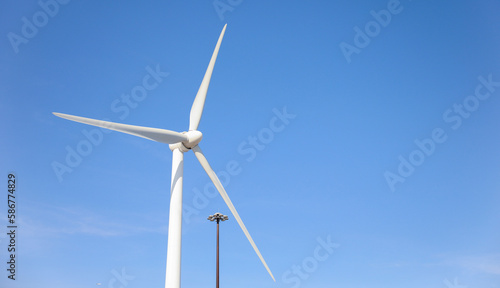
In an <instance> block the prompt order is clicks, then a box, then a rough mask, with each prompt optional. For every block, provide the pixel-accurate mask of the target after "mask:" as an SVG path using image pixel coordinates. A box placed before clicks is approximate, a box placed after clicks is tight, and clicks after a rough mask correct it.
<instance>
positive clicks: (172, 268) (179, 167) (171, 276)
mask: <svg viewBox="0 0 500 288" xmlns="http://www.w3.org/2000/svg"><path fill="white" fill-rule="evenodd" d="M226 26H227V24H226V25H224V28H223V29H222V32H221V34H220V36H219V40H218V41H217V45H216V46H215V50H214V52H213V54H212V58H211V59H210V63H209V64H208V68H207V71H206V72H205V76H204V77H203V81H202V82H201V85H200V88H199V89H198V93H197V94H196V97H195V99H194V103H193V106H192V107H191V112H190V115H189V131H187V132H175V131H170V130H165V129H158V128H150V127H141V126H134V125H127V124H120V123H113V122H108V121H101V120H96V119H90V118H84V117H79V116H73V115H68V114H62V113H54V115H56V116H58V117H61V118H64V119H68V120H71V121H75V122H80V123H84V124H88V125H93V126H97V127H102V128H106V129H110V130H115V131H119V132H123V133H127V134H131V135H135V136H139V137H142V138H146V139H149V140H153V141H157V142H161V143H166V144H169V147H170V150H172V153H173V157H172V182H171V189H170V212H169V222H168V244H167V269H166V277H165V278H166V280H165V287H166V288H179V287H180V278H181V277H180V276H181V230H182V178H183V177H182V175H183V168H184V153H185V152H188V151H189V150H192V151H193V152H194V154H195V156H196V158H198V161H199V162H200V164H201V166H202V167H203V169H205V171H206V172H207V174H208V177H210V179H211V180H212V182H213V183H214V185H215V187H216V188H217V190H218V191H219V193H220V195H221V196H222V199H224V202H226V204H227V206H228V207H229V210H231V213H233V216H234V218H235V219H236V221H237V222H238V224H239V225H240V227H241V229H242V230H243V233H245V236H246V237H247V239H248V241H249V242H250V244H251V245H252V247H253V249H254V250H255V253H257V255H258V256H259V258H260V261H261V262H262V264H264V267H265V268H266V270H267V272H269V275H271V277H272V278H273V280H274V281H276V280H275V279H274V276H273V274H272V273H271V270H270V269H269V267H268V266H267V264H266V261H265V260H264V258H263V257H262V254H260V251H259V249H258V248H257V245H255V242H254V241H253V239H252V236H250V233H248V230H247V228H246V227H245V224H243V221H242V220H241V218H240V215H239V214H238V211H236V208H234V205H233V203H232V202H231V199H229V196H228V195H227V193H226V190H225V189H224V187H223V186H222V184H221V182H220V180H219V178H218V177H217V175H216V174H215V172H214V170H213V169H212V167H210V164H209V163H208V161H207V159H206V158H205V155H204V154H203V152H202V151H201V148H200V146H199V143H200V141H201V139H202V134H201V132H200V131H198V125H199V124H200V120H201V115H202V113H203V106H204V105H205V99H206V97H207V90H208V86H209V84H210V78H211V77H212V71H213V69H214V65H215V60H216V59H217V54H218V53H219V48H220V45H221V42H222V38H223V37H224V32H225V31H226Z"/></svg>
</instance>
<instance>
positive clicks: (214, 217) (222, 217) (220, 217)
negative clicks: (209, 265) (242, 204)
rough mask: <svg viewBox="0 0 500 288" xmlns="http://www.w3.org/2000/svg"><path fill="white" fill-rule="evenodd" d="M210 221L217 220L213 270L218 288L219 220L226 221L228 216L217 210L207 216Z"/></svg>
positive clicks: (217, 287)
mask: <svg viewBox="0 0 500 288" xmlns="http://www.w3.org/2000/svg"><path fill="white" fill-rule="evenodd" d="M207 219H208V220H210V221H212V222H213V221H217V260H216V271H215V273H216V274H215V287H216V288H219V222H220V221H226V220H228V219H229V218H228V217H227V216H226V215H222V214H221V213H219V212H217V213H215V214H214V215H210V216H208V218H207Z"/></svg>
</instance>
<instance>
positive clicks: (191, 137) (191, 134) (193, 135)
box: [168, 130, 203, 152]
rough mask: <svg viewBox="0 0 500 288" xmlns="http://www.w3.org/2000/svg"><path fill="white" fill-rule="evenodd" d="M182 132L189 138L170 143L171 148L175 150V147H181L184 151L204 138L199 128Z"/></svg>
mask: <svg viewBox="0 0 500 288" xmlns="http://www.w3.org/2000/svg"><path fill="white" fill-rule="evenodd" d="M181 134H183V135H186V136H187V138H188V140H186V141H182V142H178V143H174V144H170V145H168V147H169V148H170V150H172V151H174V150H175V149H179V150H181V151H182V152H187V151H189V150H190V149H191V148H193V147H194V146H196V145H198V143H200V142H201V139H202V138H203V134H202V133H201V132H200V131H198V130H190V131H188V132H182V133H181Z"/></svg>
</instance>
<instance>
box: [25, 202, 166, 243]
mask: <svg viewBox="0 0 500 288" xmlns="http://www.w3.org/2000/svg"><path fill="white" fill-rule="evenodd" d="M31 212H32V213H30V214H29V215H25V216H24V217H23V218H22V219H20V223H19V225H20V226H22V227H23V230H24V231H25V233H26V235H31V236H34V235H37V236H38V237H40V236H42V237H43V236H49V235H50V237H61V236H63V235H75V234H83V235H93V236H100V237H115V236H129V235H134V234H139V233H158V234H166V233H167V226H166V225H165V224H164V221H161V222H160V221H159V220H155V219H162V217H156V216H154V215H146V216H144V215H135V216H134V218H135V219H137V220H136V221H135V223H129V222H127V220H125V219H123V220H122V219H117V218H118V217H116V218H111V217H110V216H105V215H102V214H99V213H96V212H95V211H92V210H88V209H83V208H80V207H56V206H51V207H48V206H45V207H39V208H36V210H34V211H31ZM36 215H43V216H40V217H37V216H36ZM146 219H147V221H142V220H146ZM162 222H163V223H162ZM137 223H141V224H137ZM142 223H144V224H142Z"/></svg>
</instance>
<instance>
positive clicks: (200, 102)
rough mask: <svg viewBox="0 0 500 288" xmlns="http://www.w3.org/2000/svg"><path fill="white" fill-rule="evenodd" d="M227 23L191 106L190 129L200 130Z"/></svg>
mask: <svg viewBox="0 0 500 288" xmlns="http://www.w3.org/2000/svg"><path fill="white" fill-rule="evenodd" d="M226 26H227V24H226V25H224V28H223V29H222V32H221V33H220V36H219V40H218V41H217V45H216V46H215V50H214V53H213V54H212V59H210V63H209V64H208V68H207V71H206V72H205V76H204V77H203V81H201V85H200V88H199V89H198V93H196V97H195V98H194V102H193V106H192V107H191V113H190V115H189V130H198V125H199V124H200V120H201V114H202V113H203V107H204V106H205V98H207V91H208V85H209V84H210V78H211V77H212V71H213V70H214V65H215V60H216V59H217V54H218V53H219V48H220V43H221V42H222V38H223V37H224V32H225V31H226Z"/></svg>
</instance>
